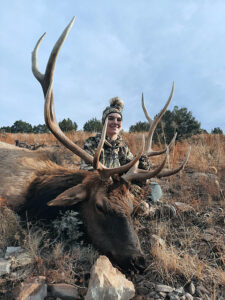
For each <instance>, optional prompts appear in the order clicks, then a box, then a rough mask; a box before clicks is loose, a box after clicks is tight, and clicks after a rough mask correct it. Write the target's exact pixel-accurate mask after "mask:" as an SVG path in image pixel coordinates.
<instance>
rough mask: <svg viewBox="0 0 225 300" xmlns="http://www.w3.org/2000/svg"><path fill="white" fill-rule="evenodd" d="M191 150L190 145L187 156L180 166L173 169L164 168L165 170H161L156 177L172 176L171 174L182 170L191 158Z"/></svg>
mask: <svg viewBox="0 0 225 300" xmlns="http://www.w3.org/2000/svg"><path fill="white" fill-rule="evenodd" d="M190 152H191V146H189V148H188V151H187V153H186V156H185V158H184V160H183V162H182V164H181V165H180V166H179V167H178V168H176V169H173V170H164V171H162V172H160V173H159V174H158V175H157V176H156V177H157V178H162V177H166V176H171V175H174V174H176V173H178V172H179V171H180V170H182V169H183V168H184V167H185V165H186V163H187V161H188V159H189V156H190Z"/></svg>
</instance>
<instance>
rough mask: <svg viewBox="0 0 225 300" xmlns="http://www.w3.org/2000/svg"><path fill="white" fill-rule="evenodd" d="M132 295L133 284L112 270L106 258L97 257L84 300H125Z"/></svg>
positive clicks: (133, 292)
mask: <svg viewBox="0 0 225 300" xmlns="http://www.w3.org/2000/svg"><path fill="white" fill-rule="evenodd" d="M134 295H135V289H134V285H133V283H132V282H131V281H129V280H127V279H126V277H125V275H123V274H122V273H121V272H120V271H119V270H117V269H116V268H114V267H113V266H112V264H111V262H110V261H109V259H108V258H107V257H106V256H103V255H102V256H99V258H98V259H97V261H96V262H95V264H94V265H93V267H92V271H91V278H90V281H89V285H88V292H87V295H86V296H85V300H104V299H105V300H116V299H118V300H119V299H123V300H127V299H131V298H133V297H134Z"/></svg>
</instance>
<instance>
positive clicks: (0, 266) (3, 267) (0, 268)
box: [0, 258, 11, 276]
mask: <svg viewBox="0 0 225 300" xmlns="http://www.w3.org/2000/svg"><path fill="white" fill-rule="evenodd" d="M10 267H11V261H8V260H5V259H3V258H0V276H2V275H5V274H9V273H10Z"/></svg>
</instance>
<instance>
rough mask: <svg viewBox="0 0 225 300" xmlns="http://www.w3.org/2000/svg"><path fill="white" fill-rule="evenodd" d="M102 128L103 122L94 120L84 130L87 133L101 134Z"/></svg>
mask: <svg viewBox="0 0 225 300" xmlns="http://www.w3.org/2000/svg"><path fill="white" fill-rule="evenodd" d="M102 127H103V126H102V122H101V121H99V120H97V119H96V118H93V119H91V120H89V121H87V122H86V123H85V124H84V126H83V130H84V131H86V132H101V131H102Z"/></svg>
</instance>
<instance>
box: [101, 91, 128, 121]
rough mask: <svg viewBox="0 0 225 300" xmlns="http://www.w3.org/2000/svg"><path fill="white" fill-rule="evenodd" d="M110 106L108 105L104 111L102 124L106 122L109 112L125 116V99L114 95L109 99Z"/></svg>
mask: <svg viewBox="0 0 225 300" xmlns="http://www.w3.org/2000/svg"><path fill="white" fill-rule="evenodd" d="M109 102H110V106H107V107H106V108H105V109H104V111H103V113H102V124H104V123H105V119H106V117H107V116H108V115H109V114H112V113H117V114H120V115H121V118H123V115H122V113H123V101H122V100H120V98H119V97H114V98H111V99H110V100H109Z"/></svg>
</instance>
